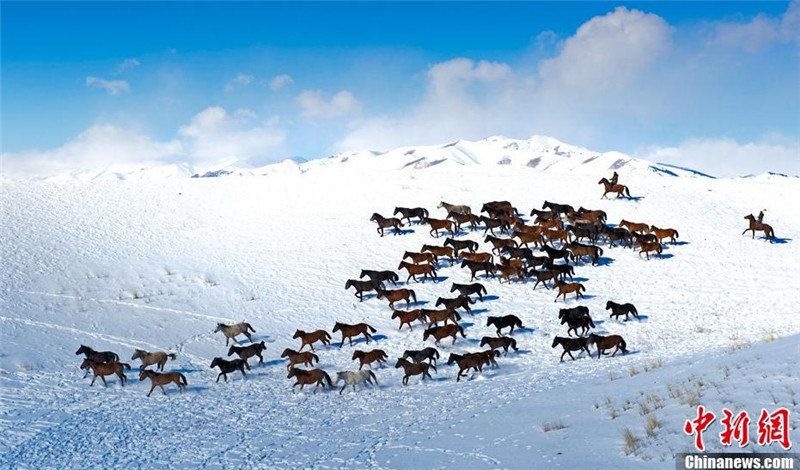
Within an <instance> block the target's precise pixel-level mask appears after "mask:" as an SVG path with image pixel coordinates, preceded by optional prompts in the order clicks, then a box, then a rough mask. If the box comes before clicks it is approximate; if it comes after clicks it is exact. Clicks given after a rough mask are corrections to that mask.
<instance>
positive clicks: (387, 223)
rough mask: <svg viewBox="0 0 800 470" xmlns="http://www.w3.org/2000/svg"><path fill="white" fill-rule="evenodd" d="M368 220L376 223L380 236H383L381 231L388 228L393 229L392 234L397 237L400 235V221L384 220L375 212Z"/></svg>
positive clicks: (395, 218)
mask: <svg viewBox="0 0 800 470" xmlns="http://www.w3.org/2000/svg"><path fill="white" fill-rule="evenodd" d="M369 220H370V221H372V222H377V223H378V233H380V234H381V236H383V235H384V232H383V229H385V228H389V227H392V228H394V234H395V235H397V234H399V233H400V227H402V226H403V223H402V222H400V219H398V218H397V217H390V218H386V217H384V216H382V215H380V214H378V213H377V212H376V213H374V214H372V217H370V219H369Z"/></svg>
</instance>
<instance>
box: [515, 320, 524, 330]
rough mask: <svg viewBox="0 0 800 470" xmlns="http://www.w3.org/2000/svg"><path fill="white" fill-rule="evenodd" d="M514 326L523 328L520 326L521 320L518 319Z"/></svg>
mask: <svg viewBox="0 0 800 470" xmlns="http://www.w3.org/2000/svg"><path fill="white" fill-rule="evenodd" d="M516 326H517V328H525V327H524V326H522V320H520V319H519V318H517V321H516Z"/></svg>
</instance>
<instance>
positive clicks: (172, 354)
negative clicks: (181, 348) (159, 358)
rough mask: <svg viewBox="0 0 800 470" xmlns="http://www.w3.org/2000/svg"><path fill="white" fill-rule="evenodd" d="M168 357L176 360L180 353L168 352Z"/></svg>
mask: <svg viewBox="0 0 800 470" xmlns="http://www.w3.org/2000/svg"><path fill="white" fill-rule="evenodd" d="M167 357H168V358H170V359H172V360H173V361H174V360H175V359H177V358H178V355H177V354H175V353H169V354H167Z"/></svg>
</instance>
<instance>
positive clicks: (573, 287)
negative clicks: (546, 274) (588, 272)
mask: <svg viewBox="0 0 800 470" xmlns="http://www.w3.org/2000/svg"><path fill="white" fill-rule="evenodd" d="M553 287H555V288H556V289H558V294H557V295H556V300H554V301H553V302H558V298H559V297H561V296H564V302H566V301H567V294H570V293H572V292H574V293H575V298H576V299H577V298H578V297H583V294H581V291H584V292H585V291H586V288H585V287H583V284H581V283H580V282H563V281H554V283H553Z"/></svg>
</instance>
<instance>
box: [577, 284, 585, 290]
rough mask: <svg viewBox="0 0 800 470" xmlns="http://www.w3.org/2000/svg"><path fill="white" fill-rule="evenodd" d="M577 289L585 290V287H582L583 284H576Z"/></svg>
mask: <svg viewBox="0 0 800 470" xmlns="http://www.w3.org/2000/svg"><path fill="white" fill-rule="evenodd" d="M578 291H583V292H586V288H585V287H583V284H578Z"/></svg>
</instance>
